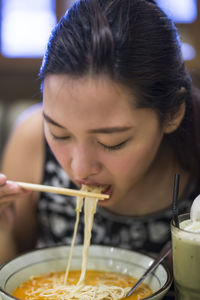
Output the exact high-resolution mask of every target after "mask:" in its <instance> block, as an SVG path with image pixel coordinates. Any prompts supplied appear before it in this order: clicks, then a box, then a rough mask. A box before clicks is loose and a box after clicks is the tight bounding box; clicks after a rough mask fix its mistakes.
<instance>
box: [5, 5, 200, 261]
mask: <svg viewBox="0 0 200 300" xmlns="http://www.w3.org/2000/svg"><path fill="white" fill-rule="evenodd" d="M40 78H41V80H42V92H43V106H42V108H37V109H35V110H34V112H33V113H32V114H30V115H29V116H28V117H27V118H26V120H23V122H21V123H20V124H19V125H18V126H17V127H16V128H15V130H14V132H13V134H12V135H11V138H10V141H9V143H8V145H7V148H6V150H5V155H4V159H3V166H2V172H3V173H4V174H6V176H5V175H1V177H0V184H1V192H0V193H1V202H2V203H3V201H4V202H5V199H6V201H8V200H10V201H12V202H13V203H14V206H15V208H14V211H15V213H14V214H13V215H15V219H14V221H13V220H12V222H14V226H13V225H12V224H11V225H10V228H11V229H10V230H9V233H8V232H7V233H6V237H7V238H9V239H10V240H11V241H12V243H13V245H14V246H13V247H14V249H16V250H14V252H19V251H22V250H23V251H24V250H27V249H30V248H32V247H34V246H35V245H37V246H42V245H51V244H55V243H70V242H71V237H72V230H73V226H74V217H75V211H74V207H75V203H74V199H72V198H70V197H69V198H66V197H62V196H58V195H56V196H55V195H50V194H48V195H47V194H44V193H42V194H37V193H32V192H30V191H25V190H22V189H21V188H20V187H19V186H18V185H17V184H11V183H7V182H6V179H7V178H8V179H12V180H19V181H26V182H33V183H42V184H51V185H58V186H61V185H62V186H65V187H75V186H77V187H79V188H80V187H81V185H82V184H89V185H103V186H104V187H105V191H104V192H106V193H108V194H109V195H110V198H109V199H108V200H105V201H99V203H98V210H97V214H96V215H95V220H94V227H93V236H92V243H98V244H107V245H113V246H119V247H125V248H131V249H139V250H140V249H143V250H145V251H148V252H157V251H159V250H160V248H161V246H162V245H163V244H164V243H165V242H166V241H167V240H168V239H170V231H169V222H170V219H171V208H170V207H171V201H172V190H173V180H174V174H175V173H179V174H180V175H181V184H180V192H179V198H180V199H179V209H180V211H186V210H188V209H189V207H190V205H191V201H192V200H193V199H194V197H195V196H196V195H197V194H198V193H199V186H198V183H199V176H200V175H199V168H198V165H199V159H200V156H199V138H198V134H197V133H198V131H197V129H198V126H199V124H198V115H199V108H198V106H199V102H198V99H197V96H195V95H194V90H193V88H192V83H191V79H190V77H189V75H188V73H187V71H186V69H185V66H184V62H183V59H182V56H181V50H180V45H179V40H178V37H177V32H176V29H175V27H174V25H173V24H172V22H171V21H170V20H169V19H168V17H167V16H166V15H165V14H164V13H163V12H162V11H161V10H160V8H158V7H157V5H156V4H155V3H154V1H147V0H127V1H123V0H108V1H103V0H87V1H83V0H81V1H77V2H76V3H75V4H74V5H73V6H72V8H71V9H69V10H68V11H67V13H66V15H65V16H64V17H63V18H62V19H61V20H60V22H59V23H58V25H57V26H56V27H55V29H54V30H53V32H52V35H51V37H50V40H49V44H48V48H47V51H46V54H45V56H44V60H43V64H42V66H41V70H40ZM195 114H196V116H195ZM43 125H44V134H45V137H46V141H47V143H46V142H44V138H43ZM50 149H51V150H50ZM59 165H61V166H62V168H63V170H64V171H65V172H64V171H63V170H62V169H61V168H60V166H59ZM12 222H10V223H12ZM81 224H83V220H81ZM13 227H14V228H13ZM82 229H83V226H80V228H79V232H78V237H77V243H82V237H83V230H82ZM12 249H13V248H12ZM10 256H13V254H10ZM7 257H8V253H7Z"/></svg>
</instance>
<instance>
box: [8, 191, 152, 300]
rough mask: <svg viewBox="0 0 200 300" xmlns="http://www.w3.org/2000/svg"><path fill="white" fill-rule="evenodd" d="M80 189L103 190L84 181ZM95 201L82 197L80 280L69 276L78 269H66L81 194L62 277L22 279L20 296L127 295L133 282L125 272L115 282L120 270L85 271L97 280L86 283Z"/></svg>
mask: <svg viewBox="0 0 200 300" xmlns="http://www.w3.org/2000/svg"><path fill="white" fill-rule="evenodd" d="M81 190H82V191H87V192H88V191H90V192H94V193H100V192H102V190H103V187H89V186H86V185H83V186H82V189H81ZM97 202H98V199H93V198H85V201H84V244H83V252H82V267H81V273H80V277H79V280H77V281H76V282H77V283H75V282H72V280H71V278H70V273H71V272H77V271H69V270H70V266H71V260H72V253H73V248H74V243H75V239H76V234H77V228H78V224H79V218H80V212H81V210H82V206H83V198H82V197H77V203H76V222H75V226H74V232H73V237H72V242H71V247H70V251H69V257H68V263H67V267H66V272H65V273H64V280H63V279H62V278H61V276H58V273H59V272H55V273H51V274H49V275H46V277H45V276H38V277H33V278H32V279H31V280H29V281H27V282H25V283H24V284H23V285H22V287H20V288H21V290H24V292H23V293H24V294H25V298H20V299H24V300H26V299H54V300H55V299H59V300H65V299H67V300H70V299H73V300H76V299H80V300H90V299H96V300H103V299H104V300H118V299H122V298H123V297H125V296H126V294H127V292H128V291H129V290H130V286H132V285H133V282H131V280H133V278H132V277H130V276H128V275H122V274H120V276H122V277H123V276H127V277H126V280H124V283H123V284H121V286H119V284H118V277H119V274H117V273H116V274H115V273H112V272H101V271H87V272H93V273H95V276H96V278H97V282H95V283H94V285H92V284H91V281H92V280H90V281H89V283H86V277H87V276H86V268H87V259H88V250H89V245H90V240H91V232H92V226H93V221H94V214H95V212H96V207H97ZM102 273H103V277H102V278H103V280H100V277H101V276H102V275H99V274H102ZM104 273H105V274H104ZM77 274H79V273H77ZM113 274H114V275H113ZM106 276H107V277H106ZM109 276H110V277H109ZM117 276H118V277H117ZM44 278H46V279H44ZM102 278H101V279H102ZM105 278H107V282H106V280H105ZM110 278H111V279H112V280H111V279H110ZM113 278H115V280H113ZM61 279H62V280H61ZM45 280H46V281H45ZM70 281H71V282H70ZM120 281H122V279H121V278H120ZM127 281H129V286H128V287H127ZM62 282H63V283H62ZM113 282H114V284H113ZM107 283H108V284H107ZM115 283H117V284H116V285H115ZM23 286H24V287H23ZM20 288H18V289H17V290H16V291H15V292H14V294H13V295H14V296H19V295H18V292H19V293H22V292H21V291H20ZM18 290H19V291H18ZM142 291H143V293H144V296H148V295H150V294H151V293H152V291H151V289H150V288H149V287H145V285H144V286H143V290H142ZM23 293H22V294H23ZM145 293H146V294H145ZM133 299H136V298H133ZM137 299H141V298H137Z"/></svg>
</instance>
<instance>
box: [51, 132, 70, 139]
mask: <svg viewBox="0 0 200 300" xmlns="http://www.w3.org/2000/svg"><path fill="white" fill-rule="evenodd" d="M51 136H52V138H53V140H55V141H64V140H68V139H69V138H70V137H69V136H56V135H54V134H53V133H51Z"/></svg>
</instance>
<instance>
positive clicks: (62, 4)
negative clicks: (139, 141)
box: [0, 0, 200, 155]
mask: <svg viewBox="0 0 200 300" xmlns="http://www.w3.org/2000/svg"><path fill="white" fill-rule="evenodd" d="M105 1H106V0H105ZM124 1H125V0H124ZM73 2H75V0H34V1H33V0H0V155H1V153H2V150H3V148H4V145H5V141H6V139H7V137H8V134H9V132H10V128H11V126H12V124H13V122H14V120H15V119H16V118H17V116H18V115H19V114H20V113H21V112H22V111H23V110H24V109H26V107H28V106H30V105H32V104H34V103H37V102H40V101H41V94H40V80H39V79H38V72H39V69H40V65H41V62H42V56H43V54H44V51H45V48H46V44H47V40H48V37H49V35H50V32H51V30H52V28H53V27H54V25H55V24H56V23H57V21H58V20H59V19H60V18H61V16H62V15H63V14H64V13H65V11H66V10H67V9H68V8H69V7H70V6H71V5H72V3H73ZM157 3H158V4H159V5H160V6H161V7H162V8H163V9H164V10H165V11H166V13H167V14H168V15H169V16H170V17H171V18H172V19H173V21H174V22H175V24H176V27H177V29H178V32H179V35H180V40H181V45H182V53H183V57H184V59H185V62H186V66H187V68H188V69H189V71H190V74H191V76H192V79H193V82H194V84H195V85H196V86H197V87H199V88H200V38H199V29H200V19H199V16H200V0H157Z"/></svg>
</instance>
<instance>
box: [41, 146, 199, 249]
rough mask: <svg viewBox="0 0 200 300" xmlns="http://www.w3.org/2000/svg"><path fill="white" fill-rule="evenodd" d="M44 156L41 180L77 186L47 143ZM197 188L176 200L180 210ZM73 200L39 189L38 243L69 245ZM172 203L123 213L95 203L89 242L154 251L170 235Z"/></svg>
mask: <svg viewBox="0 0 200 300" xmlns="http://www.w3.org/2000/svg"><path fill="white" fill-rule="evenodd" d="M45 147H46V158H45V164H44V174H43V180H42V184H45V185H52V186H59V187H66V188H76V186H75V185H74V184H73V183H72V182H71V181H70V179H69V177H68V175H67V174H66V173H65V172H64V170H63V169H62V168H61V167H60V165H59V164H58V162H57V161H56V159H55V157H54V155H53V153H52V152H51V150H50V148H49V147H48V145H47V144H46V146H45ZM198 193H199V191H198V189H197V188H196V187H195V184H190V185H189V187H188V188H187V194H186V195H185V196H184V197H183V199H182V200H181V201H179V203H178V210H179V213H185V212H188V211H189V209H190V206H191V203H192V201H193V200H194V198H195V197H196V196H197V195H198ZM75 207H76V200H75V198H73V197H70V196H64V195H57V194H50V193H41V195H40V200H39V201H38V208H37V212H38V221H39V238H38V242H37V247H46V246H53V245H55V244H57V245H59V244H62V245H63V244H65V245H69V244H70V243H71V240H72V235H73V228H74V224H75V218H76V212H75ZM171 219H172V209H171V207H169V208H167V209H165V210H162V211H159V212H156V213H152V214H149V215H145V216H140V217H137V216H133V217H125V216H120V215H117V214H113V213H111V212H109V211H107V210H106V209H104V208H102V207H100V206H97V212H96V214H95V216H94V224H93V229H92V238H91V244H98V245H107V246H113V247H121V248H127V249H132V250H137V251H143V252H147V253H151V254H153V253H157V252H159V251H160V250H161V248H162V246H163V245H164V244H165V243H166V242H167V241H168V240H170V239H171V236H170V221H171ZM83 231H84V215H83V213H81V215H80V223H79V227H78V232H77V237H76V244H83Z"/></svg>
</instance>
